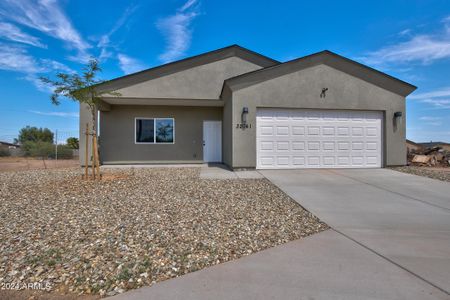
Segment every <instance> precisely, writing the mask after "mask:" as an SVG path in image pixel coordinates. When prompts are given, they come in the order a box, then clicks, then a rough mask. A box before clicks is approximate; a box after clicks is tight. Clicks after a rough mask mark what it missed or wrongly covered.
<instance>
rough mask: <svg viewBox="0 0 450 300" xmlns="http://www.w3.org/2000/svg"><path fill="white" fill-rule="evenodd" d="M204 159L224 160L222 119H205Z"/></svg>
mask: <svg viewBox="0 0 450 300" xmlns="http://www.w3.org/2000/svg"><path fill="white" fill-rule="evenodd" d="M203 161H204V162H222V121H203Z"/></svg>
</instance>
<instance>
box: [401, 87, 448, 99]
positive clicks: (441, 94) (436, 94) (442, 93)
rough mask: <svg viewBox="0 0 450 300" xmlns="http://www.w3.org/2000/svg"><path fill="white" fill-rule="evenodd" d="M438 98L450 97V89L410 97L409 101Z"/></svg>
mask: <svg viewBox="0 0 450 300" xmlns="http://www.w3.org/2000/svg"><path fill="white" fill-rule="evenodd" d="M437 97H450V87H445V88H441V89H439V90H436V91H431V92H426V93H418V94H413V95H411V96H409V97H408V99H419V100H420V99H427V98H437Z"/></svg>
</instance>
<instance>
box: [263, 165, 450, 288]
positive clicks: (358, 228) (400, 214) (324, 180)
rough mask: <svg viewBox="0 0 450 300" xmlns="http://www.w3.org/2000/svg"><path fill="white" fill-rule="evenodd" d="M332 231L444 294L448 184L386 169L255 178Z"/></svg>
mask: <svg viewBox="0 0 450 300" xmlns="http://www.w3.org/2000/svg"><path fill="white" fill-rule="evenodd" d="M261 173H262V174H263V175H264V176H266V177H267V178H268V179H269V180H271V181H272V182H273V183H274V184H275V185H277V186H278V187H279V188H280V189H282V190H283V191H284V192H285V193H287V194H288V195H289V196H291V197H292V198H293V199H295V200H296V201H297V202H298V203H300V204H301V205H302V206H303V207H305V208H306V209H308V210H309V211H311V212H312V213H313V214H315V215H316V216H318V217H319V218H320V219H322V220H323V221H324V222H326V223H327V224H328V225H330V226H331V227H332V228H333V229H335V230H336V231H338V232H340V233H342V234H343V235H345V236H346V237H348V238H350V239H352V240H353V241H355V242H357V243H358V244H360V245H362V246H364V247H366V248H367V249H368V250H370V251H372V252H373V253H375V254H377V255H379V256H381V257H383V258H384V259H386V260H387V261H389V262H391V263H392V264H395V265H397V266H398V267H400V268H403V269H404V270H406V271H407V272H410V273H411V274H413V275H414V276H417V278H420V279H421V280H423V281H424V282H427V283H429V284H430V285H432V286H434V287H436V288H438V289H440V290H441V291H443V292H445V293H447V294H448V293H449V292H450V184H449V183H446V182H440V181H437V180H433V179H428V178H424V177H419V176H414V175H408V174H403V173H400V172H396V171H392V170H389V169H349V170H292V171H291V170H283V171H280V170H277V171H263V172H261Z"/></svg>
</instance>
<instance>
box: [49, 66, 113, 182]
mask: <svg viewBox="0 0 450 300" xmlns="http://www.w3.org/2000/svg"><path fill="white" fill-rule="evenodd" d="M99 72H101V68H100V66H99V63H98V60H96V59H91V60H90V61H89V62H88V63H87V65H86V66H84V67H83V68H82V74H81V75H79V74H76V73H70V74H66V73H57V74H56V77H57V79H56V80H52V79H50V78H48V77H41V78H40V79H41V81H42V82H43V83H45V84H48V85H50V86H52V87H53V88H54V91H53V94H52V95H51V97H50V99H51V101H52V103H53V104H54V105H59V104H60V97H66V98H69V99H70V100H72V101H75V102H78V103H80V105H81V104H85V105H87V106H88V108H89V111H90V113H91V118H92V132H93V133H92V134H93V135H94V138H95V142H93V148H94V151H95V153H96V154H95V155H94V161H95V160H96V158H95V156H98V151H97V149H95V148H96V147H95V145H96V144H97V141H98V136H97V131H96V130H95V123H96V107H97V106H98V105H99V103H100V101H101V97H102V96H104V95H114V96H119V95H120V94H119V93H117V92H114V91H98V89H97V88H96V87H97V85H98V84H100V83H102V82H103V80H100V79H97V74H98V73H99ZM86 143H89V139H87V140H86ZM97 162H98V160H97ZM86 165H87V158H86ZM93 170H94V169H93ZM94 177H95V173H94Z"/></svg>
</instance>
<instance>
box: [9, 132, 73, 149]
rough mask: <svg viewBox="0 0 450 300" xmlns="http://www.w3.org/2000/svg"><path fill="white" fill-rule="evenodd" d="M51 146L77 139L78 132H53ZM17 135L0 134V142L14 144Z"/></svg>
mask: <svg viewBox="0 0 450 300" xmlns="http://www.w3.org/2000/svg"><path fill="white" fill-rule="evenodd" d="M52 132H53V142H52V143H53V144H58V145H64V144H66V143H67V139H68V138H71V137H74V138H77V139H79V138H80V137H79V132H78V131H64V130H57V129H56V130H53V131H52ZM18 137H19V134H18V133H17V134H0V142H6V143H11V144H15V143H16V140H17V139H18Z"/></svg>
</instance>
